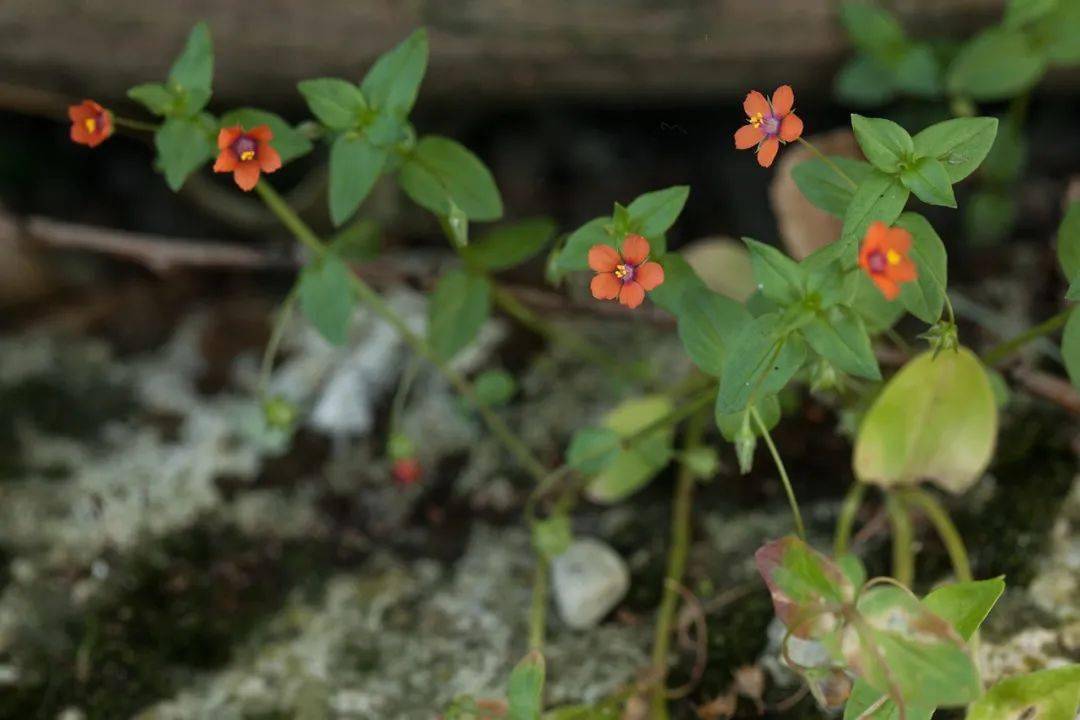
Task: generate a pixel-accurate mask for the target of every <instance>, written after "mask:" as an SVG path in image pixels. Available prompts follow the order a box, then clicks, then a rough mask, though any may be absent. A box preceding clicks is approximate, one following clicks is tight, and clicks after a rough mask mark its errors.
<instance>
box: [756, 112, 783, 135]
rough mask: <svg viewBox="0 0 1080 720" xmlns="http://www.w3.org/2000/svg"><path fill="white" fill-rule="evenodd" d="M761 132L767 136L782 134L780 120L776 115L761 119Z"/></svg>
mask: <svg viewBox="0 0 1080 720" xmlns="http://www.w3.org/2000/svg"><path fill="white" fill-rule="evenodd" d="M761 131H762V132H763V133H765V134H766V135H770V136H771V135H776V134H777V133H779V132H780V119H779V118H777V117H776V116H775V115H766V116H765V117H763V118H762V119H761Z"/></svg>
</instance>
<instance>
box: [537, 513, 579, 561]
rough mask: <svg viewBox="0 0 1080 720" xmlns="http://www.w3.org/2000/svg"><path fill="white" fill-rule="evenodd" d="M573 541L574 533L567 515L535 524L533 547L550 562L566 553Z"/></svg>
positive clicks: (556, 516) (549, 518)
mask: <svg viewBox="0 0 1080 720" xmlns="http://www.w3.org/2000/svg"><path fill="white" fill-rule="evenodd" d="M573 541H574V531H573V529H572V528H571V527H570V518H569V517H567V516H566V515H565V514H562V513H559V514H556V515H552V516H550V517H547V518H544V519H543V520H537V521H536V522H534V523H533V526H532V543H533V547H534V548H536V551H537V552H538V553H540V554H541V555H542V556H543V557H544V558H546V559H547V560H548V561H551V560H554V559H555V558H557V557H558V556H560V555H562V554H563V553H564V552H566V549H567V548H569V547H570V543H572V542H573Z"/></svg>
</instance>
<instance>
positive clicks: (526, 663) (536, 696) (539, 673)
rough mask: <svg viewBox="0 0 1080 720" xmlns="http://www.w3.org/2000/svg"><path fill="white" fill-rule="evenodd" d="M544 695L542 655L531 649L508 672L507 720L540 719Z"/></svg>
mask: <svg viewBox="0 0 1080 720" xmlns="http://www.w3.org/2000/svg"><path fill="white" fill-rule="evenodd" d="M543 695H544V656H543V655H541V654H540V651H539V650H533V651H532V652H530V653H529V654H528V655H526V656H525V658H524V659H523V660H522V661H521V662H519V663H518V664H517V666H516V667H515V668H514V671H513V672H512V673H510V688H509V690H508V691H507V698H508V700H509V706H510V707H509V710H508V712H507V716H506V717H507V720H540V711H541V710H543V704H544V700H543Z"/></svg>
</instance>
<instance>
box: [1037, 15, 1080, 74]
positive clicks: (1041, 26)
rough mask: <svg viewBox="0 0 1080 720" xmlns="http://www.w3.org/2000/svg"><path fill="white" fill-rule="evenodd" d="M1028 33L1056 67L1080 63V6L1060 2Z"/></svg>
mask: <svg viewBox="0 0 1080 720" xmlns="http://www.w3.org/2000/svg"><path fill="white" fill-rule="evenodd" d="M1028 33H1029V34H1030V36H1031V37H1032V38H1033V40H1034V42H1035V43H1036V44H1038V45H1039V46H1040V47H1041V49H1042V52H1043V54H1045V55H1046V58H1047V59H1048V60H1049V61H1050V62H1052V63H1054V64H1055V65H1075V64H1077V63H1080V42H1076V38H1078V37H1080V4H1078V3H1076V2H1068V1H1066V0H1058V3H1057V7H1056V8H1054V9H1053V10H1051V11H1050V12H1049V13H1048V14H1047V15H1046V16H1045V17H1043V18H1041V19H1040V20H1038V21H1037V22H1036V23H1035V24H1034V25H1033V26H1032V27H1030V28H1028Z"/></svg>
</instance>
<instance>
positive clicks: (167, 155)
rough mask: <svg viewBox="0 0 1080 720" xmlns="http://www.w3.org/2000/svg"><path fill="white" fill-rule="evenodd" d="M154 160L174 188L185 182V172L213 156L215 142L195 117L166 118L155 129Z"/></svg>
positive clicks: (186, 175) (175, 189)
mask: <svg viewBox="0 0 1080 720" xmlns="http://www.w3.org/2000/svg"><path fill="white" fill-rule="evenodd" d="M154 147H156V148H157V162H158V166H159V167H160V169H161V171H162V172H163V173H165V182H166V183H168V185H169V188H170V189H171V190H172V191H173V192H177V191H179V190H180V188H181V187H183V185H184V181H185V180H187V178H188V175H190V174H191V173H193V172H195V171H196V170H197V169H198V168H199V167H200V166H202V165H204V164H205V163H206V162H208V161H209V160H210V158H212V157H214V149H215V148H214V144H213V143H212V142H210V138H208V137H207V135H206V131H205V129H204V128H203V127H202V126H201V125H200V124H199V122H198V121H197V120H195V119H188V118H169V119H167V120H166V121H165V122H164V123H163V124H162V126H161V127H160V128H158V130H157V132H155V133H154Z"/></svg>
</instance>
